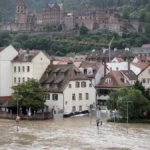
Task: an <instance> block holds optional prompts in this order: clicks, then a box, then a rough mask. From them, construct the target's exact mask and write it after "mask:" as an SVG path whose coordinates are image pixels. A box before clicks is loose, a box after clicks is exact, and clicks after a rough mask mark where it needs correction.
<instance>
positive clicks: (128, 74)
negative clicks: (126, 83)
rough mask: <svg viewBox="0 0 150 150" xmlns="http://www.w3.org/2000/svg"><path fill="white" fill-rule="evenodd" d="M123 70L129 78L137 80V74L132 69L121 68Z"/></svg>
mask: <svg viewBox="0 0 150 150" xmlns="http://www.w3.org/2000/svg"><path fill="white" fill-rule="evenodd" d="M121 72H122V73H123V74H124V75H125V76H126V77H127V78H128V79H129V80H137V79H138V77H137V75H136V74H135V73H134V72H133V71H132V70H121Z"/></svg>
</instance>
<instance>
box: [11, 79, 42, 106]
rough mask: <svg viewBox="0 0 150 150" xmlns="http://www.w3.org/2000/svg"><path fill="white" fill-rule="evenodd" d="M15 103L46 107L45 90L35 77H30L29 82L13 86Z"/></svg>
mask: <svg viewBox="0 0 150 150" xmlns="http://www.w3.org/2000/svg"><path fill="white" fill-rule="evenodd" d="M12 89H13V90H14V93H13V94H12V96H13V100H14V103H15V104H17V102H18V101H19V104H20V105H21V106H23V107H30V108H43V107H44V103H45V100H44V91H43V89H42V88H41V87H40V84H39V82H38V81H37V80H35V79H30V80H28V81H27V82H24V83H21V84H18V85H15V86H13V87H12Z"/></svg>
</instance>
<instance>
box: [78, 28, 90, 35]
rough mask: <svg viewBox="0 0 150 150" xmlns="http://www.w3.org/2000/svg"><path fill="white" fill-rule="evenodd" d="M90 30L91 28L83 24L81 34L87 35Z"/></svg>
mask: <svg viewBox="0 0 150 150" xmlns="http://www.w3.org/2000/svg"><path fill="white" fill-rule="evenodd" d="M88 32H89V29H88V28H87V27H86V26H82V27H81V28H80V35H87V34H88Z"/></svg>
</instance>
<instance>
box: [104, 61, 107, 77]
mask: <svg viewBox="0 0 150 150" xmlns="http://www.w3.org/2000/svg"><path fill="white" fill-rule="evenodd" d="M106 74H107V65H106V62H104V77H105V76H106Z"/></svg>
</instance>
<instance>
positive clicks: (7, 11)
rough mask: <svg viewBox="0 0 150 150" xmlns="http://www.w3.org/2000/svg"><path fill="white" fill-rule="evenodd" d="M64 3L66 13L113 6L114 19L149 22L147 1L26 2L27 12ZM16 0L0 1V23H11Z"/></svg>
mask: <svg viewBox="0 0 150 150" xmlns="http://www.w3.org/2000/svg"><path fill="white" fill-rule="evenodd" d="M56 1H57V2H58V3H60V2H64V5H65V8H66V11H70V10H71V9H72V8H73V7H77V8H80V7H82V6H115V7H116V14H115V15H116V17H120V18H124V19H129V18H131V19H138V20H139V21H142V22H150V1H149V0H26V2H27V4H28V8H29V11H35V10H41V9H43V6H44V4H46V3H54V2H56ZM15 5H16V0H0V22H3V21H13V20H14V15H15Z"/></svg>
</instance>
